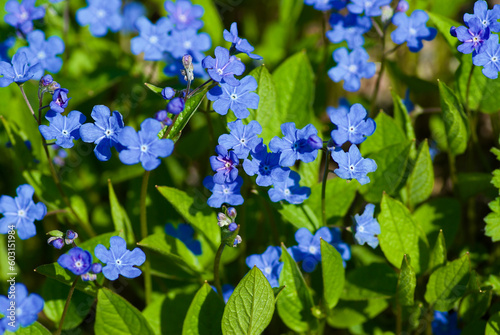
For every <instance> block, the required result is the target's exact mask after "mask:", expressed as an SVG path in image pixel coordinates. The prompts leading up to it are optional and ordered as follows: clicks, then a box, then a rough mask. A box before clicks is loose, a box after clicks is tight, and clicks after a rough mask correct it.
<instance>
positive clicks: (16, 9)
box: [4, 0, 45, 34]
mask: <svg viewBox="0 0 500 335" xmlns="http://www.w3.org/2000/svg"><path fill="white" fill-rule="evenodd" d="M35 2H36V0H23V1H22V2H21V3H19V1H18V0H9V1H7V3H5V10H6V11H7V15H5V17H4V20H5V22H6V23H7V24H10V25H11V26H13V27H14V28H16V29H19V30H20V31H21V32H22V33H23V34H27V33H29V32H30V31H32V30H33V20H38V19H41V18H43V17H44V16H45V7H43V6H40V7H35Z"/></svg>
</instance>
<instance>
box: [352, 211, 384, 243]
mask: <svg viewBox="0 0 500 335" xmlns="http://www.w3.org/2000/svg"><path fill="white" fill-rule="evenodd" d="M374 211H375V205H373V204H368V205H366V207H365V211H364V212H363V214H362V215H359V214H356V215H354V227H353V232H354V238H355V239H356V242H358V243H359V244H365V243H366V244H368V245H369V246H370V247H372V248H374V249H375V248H376V247H377V246H378V237H377V235H380V225H379V223H378V221H377V219H375V218H374V217H373V213H374Z"/></svg>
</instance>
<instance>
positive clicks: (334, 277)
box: [321, 240, 345, 309]
mask: <svg viewBox="0 0 500 335" xmlns="http://www.w3.org/2000/svg"><path fill="white" fill-rule="evenodd" d="M321 267H322V270H323V272H322V274H323V288H324V289H323V291H324V296H325V301H326V307H327V308H328V309H332V308H333V307H335V305H337V302H338V301H339V299H340V295H341V294H342V291H343V290H344V284H345V269H344V265H343V263H342V257H341V256H340V254H339V252H338V251H337V249H335V247H333V246H332V245H331V244H329V243H328V242H325V241H323V240H321Z"/></svg>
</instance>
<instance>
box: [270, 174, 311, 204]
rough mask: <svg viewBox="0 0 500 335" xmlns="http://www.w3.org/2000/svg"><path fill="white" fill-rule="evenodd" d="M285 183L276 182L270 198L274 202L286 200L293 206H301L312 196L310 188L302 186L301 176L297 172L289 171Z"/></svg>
mask: <svg viewBox="0 0 500 335" xmlns="http://www.w3.org/2000/svg"><path fill="white" fill-rule="evenodd" d="M287 173H288V176H287V178H285V180H284V181H274V183H273V188H271V189H269V191H268V193H269V198H271V201H272V202H278V201H281V200H285V201H287V202H289V203H291V204H295V205H298V204H301V203H302V202H304V200H306V199H307V198H309V195H311V189H310V188H309V187H305V186H300V185H299V182H300V175H299V174H298V173H297V172H295V171H292V170H290V171H288V172H287Z"/></svg>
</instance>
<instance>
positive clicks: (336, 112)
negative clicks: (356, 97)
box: [327, 104, 376, 147]
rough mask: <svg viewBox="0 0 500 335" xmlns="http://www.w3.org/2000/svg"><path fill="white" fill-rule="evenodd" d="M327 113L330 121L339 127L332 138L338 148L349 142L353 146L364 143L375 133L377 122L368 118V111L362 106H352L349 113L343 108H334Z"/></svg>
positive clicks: (332, 134) (333, 132)
mask: <svg viewBox="0 0 500 335" xmlns="http://www.w3.org/2000/svg"><path fill="white" fill-rule="evenodd" d="M330 108H332V107H329V109H330ZM327 111H328V115H330V120H331V121H332V123H333V124H334V125H335V126H337V129H334V130H332V132H331V136H332V139H333V141H334V142H335V145H336V146H338V147H340V146H342V144H344V143H345V142H347V141H349V142H351V143H352V144H360V143H363V142H364V141H365V140H366V137H368V136H370V135H371V134H373V133H374V132H375V127H376V124H375V121H373V119H371V118H369V117H368V113H367V112H366V109H365V108H364V107H363V105H361V104H354V105H352V106H351V108H350V111H349V112H347V110H346V109H343V108H338V109H333V108H332V109H331V110H328V109H327Z"/></svg>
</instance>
